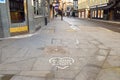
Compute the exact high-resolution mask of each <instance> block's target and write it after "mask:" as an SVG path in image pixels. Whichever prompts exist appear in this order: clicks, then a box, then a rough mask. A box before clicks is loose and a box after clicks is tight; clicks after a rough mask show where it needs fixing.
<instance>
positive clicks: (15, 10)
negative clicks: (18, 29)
mask: <svg viewBox="0 0 120 80" xmlns="http://www.w3.org/2000/svg"><path fill="white" fill-rule="evenodd" d="M9 7H10V17H11V23H21V22H24V21H25V12H24V0H9Z"/></svg>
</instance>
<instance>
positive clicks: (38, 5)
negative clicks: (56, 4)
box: [33, 0, 43, 15]
mask: <svg viewBox="0 0 120 80" xmlns="http://www.w3.org/2000/svg"><path fill="white" fill-rule="evenodd" d="M33 6H34V14H35V15H42V14H43V11H42V2H41V0H33Z"/></svg>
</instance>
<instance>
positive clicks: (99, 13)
mask: <svg viewBox="0 0 120 80" xmlns="http://www.w3.org/2000/svg"><path fill="white" fill-rule="evenodd" d="M98 18H101V10H98Z"/></svg>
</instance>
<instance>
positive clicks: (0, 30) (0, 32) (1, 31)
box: [0, 8, 3, 38]
mask: <svg viewBox="0 0 120 80" xmlns="http://www.w3.org/2000/svg"><path fill="white" fill-rule="evenodd" d="M1 20H2V18H1V8H0V38H1V37H3V28H2V22H1Z"/></svg>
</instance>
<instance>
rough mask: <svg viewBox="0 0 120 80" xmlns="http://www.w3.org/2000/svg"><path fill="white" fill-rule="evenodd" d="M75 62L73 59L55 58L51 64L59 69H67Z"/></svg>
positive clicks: (51, 60)
mask: <svg viewBox="0 0 120 80" xmlns="http://www.w3.org/2000/svg"><path fill="white" fill-rule="evenodd" d="M74 62H75V60H74V59H73V58H71V57H53V58H50V59H49V63H50V64H52V65H53V66H55V67H57V68H59V69H66V68H68V67H69V66H71V65H72V64H73V63H74Z"/></svg>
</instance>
